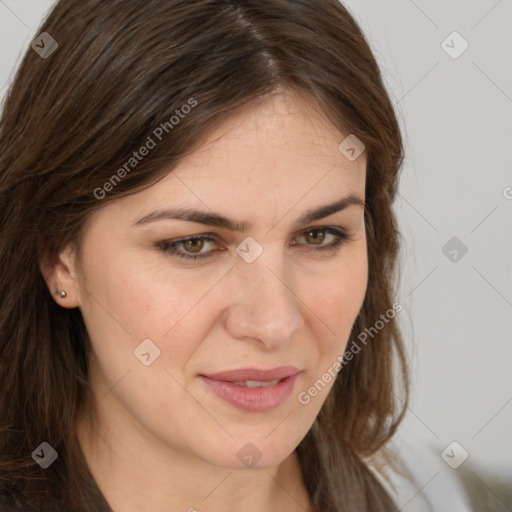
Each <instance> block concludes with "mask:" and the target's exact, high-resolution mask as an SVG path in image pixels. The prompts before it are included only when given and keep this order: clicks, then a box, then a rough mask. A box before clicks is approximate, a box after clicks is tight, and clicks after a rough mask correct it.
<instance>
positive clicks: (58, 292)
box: [53, 290, 67, 299]
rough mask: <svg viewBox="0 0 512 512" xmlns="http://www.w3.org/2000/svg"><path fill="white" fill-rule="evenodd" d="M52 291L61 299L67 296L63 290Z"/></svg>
mask: <svg viewBox="0 0 512 512" xmlns="http://www.w3.org/2000/svg"><path fill="white" fill-rule="evenodd" d="M53 293H55V295H58V296H59V297H60V298H61V299H63V298H64V297H66V296H67V293H66V292H65V291H64V290H55V291H54V292H53Z"/></svg>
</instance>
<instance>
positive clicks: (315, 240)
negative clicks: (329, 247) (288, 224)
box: [304, 229, 325, 245]
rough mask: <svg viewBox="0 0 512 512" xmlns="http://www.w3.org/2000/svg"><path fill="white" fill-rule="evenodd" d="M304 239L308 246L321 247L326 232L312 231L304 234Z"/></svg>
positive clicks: (320, 230) (321, 230)
mask: <svg viewBox="0 0 512 512" xmlns="http://www.w3.org/2000/svg"><path fill="white" fill-rule="evenodd" d="M304 239H305V240H306V241H307V243H308V244H311V245H320V244H322V242H323V241H324V240H325V230H323V229H310V230H308V231H305V232H304Z"/></svg>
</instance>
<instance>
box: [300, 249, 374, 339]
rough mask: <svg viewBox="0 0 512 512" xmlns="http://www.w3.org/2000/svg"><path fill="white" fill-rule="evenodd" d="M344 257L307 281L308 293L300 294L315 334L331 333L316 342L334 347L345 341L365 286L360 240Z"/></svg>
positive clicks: (365, 274) (364, 270) (362, 297)
mask: <svg viewBox="0 0 512 512" xmlns="http://www.w3.org/2000/svg"><path fill="white" fill-rule="evenodd" d="M343 256H344V257H341V258H340V260H339V262H337V263H335V264H333V265H331V266H330V267H329V269H325V271H324V272H323V273H322V274H321V275H316V276H315V279H312V280H311V281H309V283H308V284H309V292H308V291H306V289H304V292H303V294H304V297H307V299H305V302H307V303H308V304H311V305H312V306H311V310H312V311H313V313H314V314H313V315H312V322H313V321H314V324H315V325H316V326H317V328H316V330H317V332H320V330H321V331H323V332H325V331H326V330H328V332H329V333H330V336H327V337H321V336H318V337H317V339H319V340H324V344H325V345H328V346H333V345H334V346H336V347H337V348H339V347H340V344H344V343H346V341H347V338H348V336H349V334H350V330H351V329H352V326H353V324H354V322H355V320H356V317H357V315H358V313H359V311H360V309H361V307H362V304H363V301H364V297H365V294H366V287H367V284H368V263H367V254H366V245H365V242H364V243H363V241H361V242H360V243H358V245H357V247H352V248H351V251H350V252H349V251H347V253H346V254H345V255H343ZM313 281H316V282H313ZM327 328H328V329H327ZM343 346H344V345H343ZM324 348H327V347H325V346H324ZM342 348H343V347H342Z"/></svg>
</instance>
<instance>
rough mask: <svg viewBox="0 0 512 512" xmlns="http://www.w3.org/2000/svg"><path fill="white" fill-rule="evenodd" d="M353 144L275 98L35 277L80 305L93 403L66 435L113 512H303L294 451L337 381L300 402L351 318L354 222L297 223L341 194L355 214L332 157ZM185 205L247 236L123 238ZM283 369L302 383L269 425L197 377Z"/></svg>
mask: <svg viewBox="0 0 512 512" xmlns="http://www.w3.org/2000/svg"><path fill="white" fill-rule="evenodd" d="M347 135H348V134H342V133H340V132H338V131H337V130H336V129H335V128H334V127H333V126H332V125H331V124H329V123H328V122H327V121H326V120H325V118H324V117H322V115H321V114H320V113H319V111H318V109H315V108H314V106H313V104H312V103H308V102H307V101H306V100H304V99H303V98H300V97H298V96H296V95H293V94H291V93H276V94H275V95H273V96H271V97H270V98H269V99H267V100H266V101H265V102H263V103H261V104H259V105H257V106H252V107H248V108H246V109H244V110H242V111H240V112H239V113H238V114H237V115H235V116H233V117H230V118H229V119H227V120H226V121H225V122H224V123H223V125H221V126H220V127H219V128H218V129H216V130H215V131H214V132H212V133H211V134H210V136H209V137H208V139H207V140H205V142H204V144H203V145H202V146H201V148H199V149H198V150H197V151H195V152H194V153H192V154H191V155H189V156H188V157H187V158H186V159H184V160H182V161H181V162H180V163H179V165H178V166H177V167H175V169H174V170H173V171H172V172H170V173H169V174H167V175H166V176H165V177H164V178H163V179H162V180H161V181H159V182H158V183H157V184H155V185H152V186H151V187H149V188H147V189H146V190H144V191H142V192H139V193H136V194H133V195H131V196H127V197H123V198H121V199H117V200H115V201H113V202H112V203H110V204H108V205H106V206H105V207H103V208H102V209H100V210H98V211H97V212H96V213H94V214H93V215H92V216H91V217H90V218H89V220H88V222H87V225H86V228H85V231H84V236H83V239H82V243H81V245H80V249H79V250H78V249H77V248H76V247H75V246H74V245H69V246H68V247H66V248H65V249H64V250H63V251H62V252H61V253H60V257H59V261H58V262H57V264H55V265H54V266H53V267H51V268H49V269H48V268H47V269H45V270H44V274H45V278H46V280H47V283H48V286H49V289H50V290H51V291H52V292H53V290H55V289H59V290H65V291H66V293H67V296H66V297H65V298H61V297H57V296H54V297H55V300H56V301H58V303H59V304H61V305H62V306H63V307H67V308H72V307H79V308H80V310H81V312H82V315H83V318H84V321H85V324H86V327H87V330H88V333H89V335H90V338H91V343H92V353H91V360H90V384H91V387H92V389H93V392H94V396H95V398H96V402H97V404H96V407H95V408H94V414H95V416H94V417H93V416H92V415H91V414H85V415H84V419H83V420H82V421H81V422H80V424H79V427H78V431H77V434H78V437H79V440H80V444H81V446H82V449H83V452H84V455H85V457H86V460H87V463H88V465H89V467H90V470H91V473H92V475H93V476H94V478H95V480H96V482H97V483H98V486H99V488H100V490H101V491H102V493H103V494H104V496H105V498H106V499H107V501H108V502H109V504H110V505H111V507H112V508H113V510H114V511H115V512H118V511H123V512H131V511H137V510H145V511H148V512H153V511H155V512H156V511H159V512H160V511H162V510H183V511H190V512H192V511H194V510H198V511H203V510H204V511H208V510H209V511H220V510H222V511H224V512H230V511H235V510H236V511H238V510H245V511H246V512H260V511H268V510H288V511H294V510H300V511H304V510H312V507H311V504H310V501H309V497H308V494H307V492H306V489H305V487H304V483H303V480H302V474H301V470H300V466H299V463H298V459H297V456H296V453H295V451H294V450H295V448H296V447H297V445H298V444H299V443H300V441H301V440H302V439H303V437H304V436H305V435H306V433H307V432H308V430H309V429H310V427H311V425H312V423H313V422H314V420H315V418H316V416H317V414H318V412H319V410H320V407H321V406H322V404H323V402H324V401H325V398H326V396H327V393H328V391H329V389H330V388H331V386H332V384H333V382H332V381H331V382H329V383H327V384H326V385H325V388H324V389H323V390H322V391H321V392H319V393H318V395H317V396H315V397H313V398H311V401H310V402H309V403H308V404H307V405H303V404H301V403H299V401H298V395H299V393H300V392H303V391H305V390H307V389H308V388H309V387H310V386H311V385H312V384H313V383H314V382H315V381H316V380H317V379H319V378H320V377H321V375H322V374H324V373H325V372H326V371H327V370H328V369H329V368H331V367H332V366H333V363H334V362H335V361H336V358H337V356H338V355H340V354H342V353H343V351H344V348H345V345H346V343H347V340H348V338H349V335H350V330H351V327H352V325H353V323H354V321H355V319H356V316H357V314H358V312H359V310H360V308H361V306H362V303H363V299H364V295H365V291H366V286H367V277H368V273H367V252H366V237H365V227H364V216H363V215H364V208H363V207H362V206H358V205H350V206H348V207H346V208H345V209H343V210H342V211H339V212H337V213H334V214H331V215H329V216H327V217H324V218H322V219H319V220H316V221H314V222H311V223H309V224H302V225H299V226H296V225H295V223H296V222H297V219H298V218H299V217H300V216H301V215H302V214H304V213H305V212H307V211H309V210H312V209H316V208H318V207H320V206H323V205H326V204H330V203H333V202H335V201H338V200H340V199H341V198H343V197H345V196H347V195H349V194H351V193H352V194H356V195H358V196H360V197H361V198H362V199H363V200H364V190H365V174H366V159H365V154H364V153H363V154H362V155H361V156H360V157H359V158H357V160H355V161H353V162H351V161H349V160H348V159H347V158H346V157H345V156H344V155H343V154H342V153H341V152H340V151H339V150H338V145H339V144H340V142H341V141H342V140H343V139H344V138H345V137H346V136H347ZM180 206H183V207H193V208H196V209H200V210H202V211H207V212H208V211H210V210H211V211H213V212H216V213H219V214H222V215H223V216H226V217H229V218H232V219H235V220H238V221H242V220H245V221H248V222H251V223H252V227H251V228H250V229H249V230H248V231H247V232H246V233H240V232H236V231H230V230H228V229H225V228H217V227H212V226H206V225H203V224H200V223H195V222H190V221H185V220H176V219H165V220H155V221H154V222H148V223H145V224H143V225H137V226H134V223H135V222H136V221H137V220H138V219H140V218H142V217H144V216H146V215H147V214H149V213H151V212H153V211H155V210H163V209H166V208H171V207H172V208H175V207H180ZM325 226H332V227H337V228H339V229H342V230H344V231H346V232H347V233H348V234H349V236H350V237H349V239H346V240H342V244H341V246H339V247H338V248H334V249H329V250H324V251H322V250H318V247H321V246H322V245H323V246H327V245H330V244H331V243H332V242H333V241H335V240H336V238H337V237H336V236H335V235H332V234H329V233H328V232H325V231H322V230H321V229H320V228H322V227H325ZM311 228H316V229H317V231H315V232H313V233H312V234H309V235H307V232H308V229H311ZM318 230H319V231H318ZM205 233H210V234H214V235H215V237H216V240H215V241H214V242H208V241H205V240H203V242H202V243H201V241H200V242H196V243H195V245H194V244H193V246H192V247H191V246H183V245H181V246H179V248H178V250H179V251H180V252H181V253H185V254H187V251H189V253H190V251H191V250H192V251H194V250H199V252H203V253H209V256H208V257H206V258H203V259H197V260H187V259H185V258H180V257H179V256H176V255H173V254H172V253H170V252H165V251H164V250H163V248H162V245H161V243H162V242H164V241H166V240H173V239H178V238H181V237H186V236H190V235H201V234H205ZM248 236H251V237H253V238H254V239H255V240H256V241H257V242H258V244H259V245H260V246H261V247H262V248H263V253H262V254H261V255H260V256H259V257H258V258H257V259H256V260H255V261H254V262H252V263H246V262H245V261H244V260H243V259H242V258H241V257H240V256H239V255H238V254H237V252H236V247H237V246H238V245H239V244H241V243H242V242H243V241H244V240H245V239H246V237H248ZM322 236H323V238H322ZM159 244H160V245H159ZM192 254H194V252H192ZM146 338H149V339H151V340H152V342H153V343H154V344H155V345H156V346H157V347H158V348H159V350H160V356H159V357H158V358H157V359H156V360H154V362H153V363H152V364H151V365H149V366H144V365H143V364H142V363H141V362H140V361H139V360H138V359H137V358H136V357H134V349H135V348H136V347H137V346H138V345H139V344H140V343H141V341H142V340H144V339H146ZM287 365H292V366H295V367H297V368H298V369H299V370H300V371H301V373H300V375H299V377H298V380H297V381H296V384H295V388H294V390H293V392H292V394H291V395H290V397H289V398H288V399H286V400H285V402H283V403H282V404H281V405H279V406H278V407H276V408H274V409H271V410H268V411H264V412H246V411H242V410H239V409H238V408H235V407H233V406H232V405H230V404H228V403H226V402H224V401H223V400H222V399H220V398H219V397H217V396H216V395H215V394H214V393H212V391H211V390H210V389H209V388H208V387H207V386H205V384H204V383H203V382H202V380H201V379H200V378H199V375H200V374H211V373H215V372H220V371H225V370H232V369H238V368H258V369H270V368H275V367H280V366H287ZM93 419H94V420H95V423H94V425H93V423H92V420H93ZM247 442H251V443H253V444H254V445H255V446H256V447H257V450H258V451H259V453H260V454H261V458H260V459H259V460H258V462H257V463H256V464H255V465H254V466H253V467H252V468H247V467H246V466H244V464H243V463H242V462H241V461H240V460H239V458H238V457H237V453H238V452H239V451H240V449H241V448H242V447H243V446H244V445H245V444H246V443H247Z"/></svg>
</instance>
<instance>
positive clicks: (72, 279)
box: [39, 243, 81, 308]
mask: <svg viewBox="0 0 512 512" xmlns="http://www.w3.org/2000/svg"><path fill="white" fill-rule="evenodd" d="M76 261H77V259H76V247H75V245H74V244H72V243H70V244H68V245H67V246H66V247H65V248H64V249H63V250H62V251H61V252H59V254H58V256H57V259H56V261H54V262H52V263H49V262H46V261H39V268H40V269H41V273H42V274H43V278H44V280H45V281H46V284H47V286H48V290H49V291H50V293H51V295H52V297H53V299H54V300H55V302H57V304H59V305H61V306H62V307H64V308H76V307H78V306H80V304H81V296H80V285H79V284H78V279H77V272H76ZM63 292H64V293H63Z"/></svg>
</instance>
